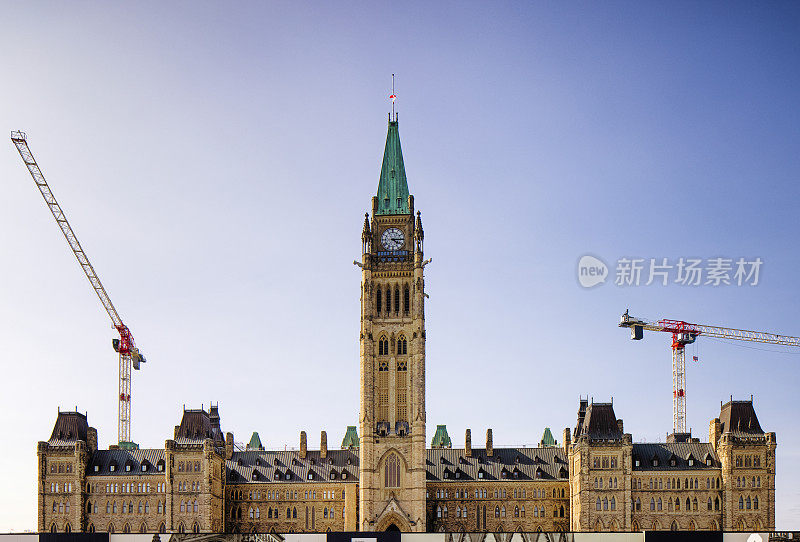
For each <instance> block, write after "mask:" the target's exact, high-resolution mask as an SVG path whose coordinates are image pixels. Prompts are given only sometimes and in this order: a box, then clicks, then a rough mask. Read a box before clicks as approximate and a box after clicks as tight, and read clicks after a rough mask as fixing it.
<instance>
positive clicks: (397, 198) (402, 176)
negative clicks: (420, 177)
mask: <svg viewBox="0 0 800 542" xmlns="http://www.w3.org/2000/svg"><path fill="white" fill-rule="evenodd" d="M408 213H409V210H408V181H407V180H406V167H405V166H404V165H403V151H402V150H401V149H400V135H399V134H398V133H397V117H395V120H390V121H389V132H388V133H387V134H386V149H385V150H384V151H383V164H382V165H381V176H380V179H379V180H378V210H377V212H376V213H375V214H377V215H403V214H408Z"/></svg>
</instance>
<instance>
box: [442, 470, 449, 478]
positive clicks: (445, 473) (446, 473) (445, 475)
mask: <svg viewBox="0 0 800 542" xmlns="http://www.w3.org/2000/svg"><path fill="white" fill-rule="evenodd" d="M443 476H444V478H445V480H446V479H447V478H448V476H449V473H448V472H447V471H444V475H443Z"/></svg>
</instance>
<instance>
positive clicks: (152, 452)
mask: <svg viewBox="0 0 800 542" xmlns="http://www.w3.org/2000/svg"><path fill="white" fill-rule="evenodd" d="M159 461H164V450H163V449H160V450H159V449H153V448H150V449H143V450H97V451H96V452H95V453H93V454H92V459H91V460H90V461H89V466H88V468H87V470H86V474H87V475H88V476H108V475H117V474H120V475H125V474H127V475H131V474H145V475H147V474H160V475H162V476H163V475H164V472H163V471H161V472H159V471H158V468H157V467H158V462H159ZM143 462H144V463H145V464H146V465H147V470H145V471H143V470H142V463H143ZM112 464H114V465H116V468H115V469H114V471H111V469H110V466H111V465H112ZM126 464H130V466H131V469H130V471H126V470H125V465H126ZM95 465H97V466H98V467H99V469H98V470H97V471H95V469H94V468H95Z"/></svg>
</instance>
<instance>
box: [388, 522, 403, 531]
mask: <svg viewBox="0 0 800 542" xmlns="http://www.w3.org/2000/svg"><path fill="white" fill-rule="evenodd" d="M386 532H387V533H391V532H397V533H399V532H400V527H398V526H397V525H395V524H394V523H390V524H389V526H388V527H386Z"/></svg>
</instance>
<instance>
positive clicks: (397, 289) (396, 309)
mask: <svg viewBox="0 0 800 542" xmlns="http://www.w3.org/2000/svg"><path fill="white" fill-rule="evenodd" d="M394 313H395V314H400V287H399V286H395V287H394Z"/></svg>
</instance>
